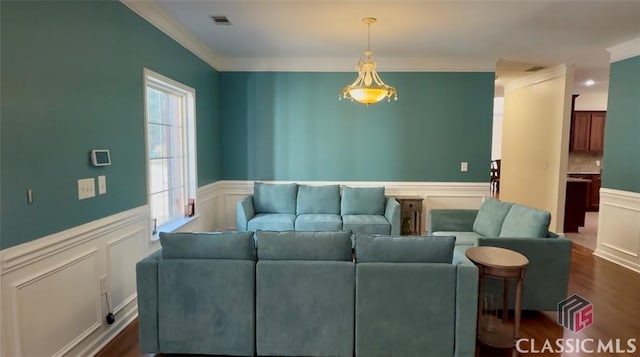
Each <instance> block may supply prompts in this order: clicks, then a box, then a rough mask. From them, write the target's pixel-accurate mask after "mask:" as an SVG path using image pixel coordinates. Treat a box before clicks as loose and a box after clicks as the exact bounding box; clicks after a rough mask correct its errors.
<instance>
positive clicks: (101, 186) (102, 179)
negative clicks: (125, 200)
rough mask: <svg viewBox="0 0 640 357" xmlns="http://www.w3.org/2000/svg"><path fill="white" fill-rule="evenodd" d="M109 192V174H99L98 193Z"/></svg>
mask: <svg viewBox="0 0 640 357" xmlns="http://www.w3.org/2000/svg"><path fill="white" fill-rule="evenodd" d="M105 193H107V176H105V175H100V176H98V194H99V195H104V194H105Z"/></svg>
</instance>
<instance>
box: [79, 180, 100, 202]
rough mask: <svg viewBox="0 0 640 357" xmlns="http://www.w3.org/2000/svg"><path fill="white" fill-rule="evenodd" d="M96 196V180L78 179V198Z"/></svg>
mask: <svg viewBox="0 0 640 357" xmlns="http://www.w3.org/2000/svg"><path fill="white" fill-rule="evenodd" d="M95 196H96V180H95V179H94V178H93V177H91V178H86V179H80V180H78V199H79V200H84V199H85V198H91V197H95Z"/></svg>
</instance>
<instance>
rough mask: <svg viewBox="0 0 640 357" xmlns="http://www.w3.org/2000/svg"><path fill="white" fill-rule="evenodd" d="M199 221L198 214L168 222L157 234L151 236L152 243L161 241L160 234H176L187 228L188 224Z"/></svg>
mask: <svg viewBox="0 0 640 357" xmlns="http://www.w3.org/2000/svg"><path fill="white" fill-rule="evenodd" d="M197 219H198V215H197V214H196V215H194V216H193V217H184V218H179V219H174V220H173V221H170V222H167V223H165V224H163V225H162V226H160V227H158V231H157V232H156V234H153V235H152V236H151V241H152V242H155V241H158V240H159V239H160V232H167V233H171V232H175V231H177V230H179V229H180V228H182V227H184V226H186V225H187V224H189V223H191V222H194V221H195V220H197Z"/></svg>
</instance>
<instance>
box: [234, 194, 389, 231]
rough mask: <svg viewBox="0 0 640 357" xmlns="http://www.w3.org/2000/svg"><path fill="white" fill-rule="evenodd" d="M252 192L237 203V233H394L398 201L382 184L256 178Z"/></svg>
mask: <svg viewBox="0 0 640 357" xmlns="http://www.w3.org/2000/svg"><path fill="white" fill-rule="evenodd" d="M253 191H254V192H253V195H250V196H247V197H245V198H244V199H242V200H241V201H240V202H238V205H237V207H236V224H237V230H238V231H240V232H249V231H252V232H257V231H259V230H271V231H289V230H291V231H293V230H295V231H351V232H353V233H374V234H400V204H399V203H398V202H397V201H396V200H395V199H394V198H393V197H385V195H384V187H344V188H343V190H342V195H341V194H340V186H339V185H323V186H311V185H298V184H296V183H290V184H267V183H262V182H256V183H255V185H254V190H253Z"/></svg>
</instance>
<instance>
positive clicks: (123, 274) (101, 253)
mask: <svg viewBox="0 0 640 357" xmlns="http://www.w3.org/2000/svg"><path fill="white" fill-rule="evenodd" d="M274 183H275V182H274ZM278 183H280V182H278ZM298 183H301V184H310V185H323V184H341V185H348V186H354V187H364V186H385V187H386V194H387V195H389V196H400V195H402V196H408V195H412V196H420V197H422V198H424V207H425V209H424V214H423V220H425V221H426V217H427V212H428V210H429V209H432V208H477V207H479V206H480V204H481V203H482V201H483V199H484V198H485V197H486V196H487V195H488V194H489V184H488V183H487V184H484V183H429V182H426V183H413V182H412V183H405V182H317V181H314V182H298ZM253 185H254V182H253V181H218V182H215V183H212V184H209V185H206V186H203V187H200V188H199V189H198V195H197V200H196V205H197V206H196V218H195V219H193V220H192V221H190V222H189V223H188V224H186V225H185V226H183V227H181V228H180V231H217V230H234V229H235V226H236V213H235V212H236V204H237V202H238V201H239V200H241V199H242V198H243V197H246V196H247V195H250V194H252V193H253ZM149 221H150V217H149V208H148V206H142V207H138V208H135V209H131V210H128V211H124V212H120V213H117V214H114V215H112V216H109V217H105V218H102V219H99V220H96V221H93V222H89V223H86V224H83V225H80V226H77V227H73V228H71V229H68V230H65V231H62V232H59V233H55V234H52V235H49V236H46V237H42V238H40V239H36V240H34V241H31V242H28V243H25V244H21V245H18V246H15V247H10V248H7V249H4V250H2V251H0V267H1V269H0V278H1V279H0V280H1V286H0V288H1V291H0V313H1V315H0V331H1V332H2V334H1V336H0V346H1V347H0V355H2V356H63V355H73V356H87V355H93V354H95V353H96V352H97V351H99V350H100V349H101V348H102V347H103V346H104V345H106V344H107V343H108V342H109V341H111V339H113V338H114V337H115V336H116V335H117V334H118V333H119V332H120V331H122V330H123V329H124V328H125V327H126V326H127V325H128V324H129V323H131V322H132V321H133V320H134V319H135V318H136V317H137V314H138V309H137V303H136V296H137V294H136V280H135V264H136V263H137V262H138V261H139V260H140V259H141V258H143V257H144V256H146V255H148V254H150V253H151V252H153V251H154V250H156V249H158V248H159V247H160V245H159V242H157V241H155V242H151V241H150V240H149V238H150V237H151V232H150V224H149ZM425 227H426V225H425ZM103 290H106V291H107V292H108V297H109V304H110V307H111V311H112V312H113V313H114V314H115V316H116V322H115V323H114V324H113V325H108V324H107V323H106V321H105V316H106V315H107V312H108V309H107V303H106V297H105V295H104V294H103Z"/></svg>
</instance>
